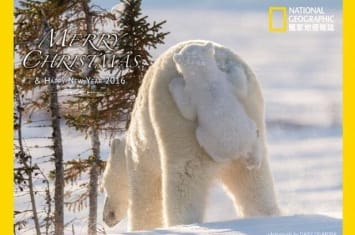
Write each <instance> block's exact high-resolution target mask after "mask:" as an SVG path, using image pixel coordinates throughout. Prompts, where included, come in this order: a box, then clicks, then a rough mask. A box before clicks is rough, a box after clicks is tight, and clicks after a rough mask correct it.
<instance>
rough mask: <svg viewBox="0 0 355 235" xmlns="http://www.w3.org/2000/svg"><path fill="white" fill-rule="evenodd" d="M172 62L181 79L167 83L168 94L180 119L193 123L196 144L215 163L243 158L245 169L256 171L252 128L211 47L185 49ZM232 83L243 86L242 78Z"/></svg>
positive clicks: (257, 157)
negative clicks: (174, 103)
mask: <svg viewBox="0 0 355 235" xmlns="http://www.w3.org/2000/svg"><path fill="white" fill-rule="evenodd" d="M173 59H174V62H175V63H176V65H177V69H178V71H179V72H180V73H181V75H182V76H181V77H177V78H174V79H173V80H172V81H171V83H170V84H169V90H170V92H171V93H172V96H173V98H174V100H175V102H176V105H177V107H178V108H179V110H180V112H181V113H182V115H183V116H184V117H185V118H186V119H189V120H191V121H194V120H196V119H197V124H198V126H197V129H196V137H197V140H198V142H199V144H200V145H201V146H202V147H203V148H204V149H205V151H206V152H207V153H208V154H209V155H210V156H211V157H212V158H213V159H214V160H215V161H217V162H222V161H228V160H231V159H237V158H238V157H243V158H244V159H245V160H246V163H247V167H249V168H254V167H259V166H260V163H261V160H262V158H261V152H260V146H261V145H262V143H260V141H259V137H258V130H257V128H256V124H255V122H254V121H253V120H252V119H250V118H249V117H248V115H247V114H246V112H245V110H244V107H243V105H242V104H241V103H240V101H239V100H238V97H237V96H236V95H235V89H231V88H233V85H232V84H231V83H230V82H229V80H228V78H227V74H226V73H225V72H222V71H221V70H220V69H219V68H218V66H217V63H216V60H215V57H214V47H213V44H212V43H207V44H206V45H188V46H185V47H184V48H183V49H182V50H181V51H180V52H179V53H177V54H175V55H174V57H173ZM241 74H243V71H241ZM236 79H239V80H244V81H241V82H240V83H244V84H245V83H246V82H247V81H246V79H247V78H246V76H245V75H244V76H238V77H236ZM244 89H245V88H244ZM247 92H248V91H247V89H245V90H243V91H240V93H241V94H240V95H244V96H245V95H246V94H247Z"/></svg>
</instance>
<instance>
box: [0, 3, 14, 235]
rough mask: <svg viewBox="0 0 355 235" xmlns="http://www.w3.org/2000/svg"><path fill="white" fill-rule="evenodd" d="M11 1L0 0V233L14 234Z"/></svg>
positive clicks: (12, 7) (12, 6)
mask: <svg viewBox="0 0 355 235" xmlns="http://www.w3.org/2000/svg"><path fill="white" fill-rule="evenodd" d="M13 4H14V3H13V1H2V2H1V7H0V8H1V9H0V17H1V18H0V22H1V42H0V48H1V49H0V51H1V55H0V56H1V61H0V71H1V85H0V89H1V91H0V100H1V102H0V103H1V108H0V110H1V115H0V130H1V135H2V136H1V157H0V178H1V179H2V181H1V187H2V190H1V193H0V195H1V196H0V197H1V199H0V208H1V213H0V216H1V219H0V221H1V223H0V228H1V230H0V233H1V234H13V156H14V155H13V113H12V112H13V99H12V96H13V17H14V16H13V9H14V5H13Z"/></svg>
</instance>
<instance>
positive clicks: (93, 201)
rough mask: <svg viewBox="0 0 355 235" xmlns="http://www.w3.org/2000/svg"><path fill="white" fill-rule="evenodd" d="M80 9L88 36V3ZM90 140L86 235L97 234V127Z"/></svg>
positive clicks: (93, 111) (93, 109)
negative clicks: (90, 157) (90, 160)
mask: <svg viewBox="0 0 355 235" xmlns="http://www.w3.org/2000/svg"><path fill="white" fill-rule="evenodd" d="M81 4H82V9H83V12H84V14H85V23H86V33H87V34H88V35H89V34H91V33H92V32H93V25H92V23H93V18H92V15H91V12H90V8H89V5H88V1H86V0H83V1H82V2H81ZM87 52H88V54H94V53H95V52H94V51H93V48H92V47H91V46H90V45H89V44H87ZM93 73H94V69H93V68H91V69H90V71H89V73H88V75H87V76H88V77H91V76H92V75H93ZM97 113H98V110H97V106H96V105H95V104H93V103H91V104H90V114H89V115H90V116H91V117H93V116H95V115H96V114H97ZM90 139H91V147H92V164H91V168H90V173H89V174H90V180H89V222H88V235H96V234H97V195H98V178H99V166H98V161H99V160H100V137H99V129H98V126H96V125H93V126H92V127H91V129H90Z"/></svg>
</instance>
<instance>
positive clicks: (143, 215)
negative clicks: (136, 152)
mask: <svg viewBox="0 0 355 235" xmlns="http://www.w3.org/2000/svg"><path fill="white" fill-rule="evenodd" d="M144 157H147V156H144ZM128 168H129V169H130V173H129V174H130V186H131V188H130V192H129V193H130V205H129V210H128V223H129V224H128V229H129V231H133V230H148V229H153V228H158V227H161V226H162V225H163V217H162V211H163V209H162V194H161V184H162V182H161V174H157V172H156V171H152V170H151V169H150V168H147V167H146V165H145V164H139V163H138V164H137V163H135V162H133V161H132V160H131V161H129V166H128Z"/></svg>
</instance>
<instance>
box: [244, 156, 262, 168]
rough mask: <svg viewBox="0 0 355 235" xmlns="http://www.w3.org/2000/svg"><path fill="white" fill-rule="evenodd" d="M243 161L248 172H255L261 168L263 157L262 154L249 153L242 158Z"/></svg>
mask: <svg viewBox="0 0 355 235" xmlns="http://www.w3.org/2000/svg"><path fill="white" fill-rule="evenodd" d="M242 160H243V162H244V164H245V166H246V167H247V168H248V170H254V169H259V168H260V166H261V162H262V157H261V155H260V154H252V153H247V154H246V155H244V156H243V157H242Z"/></svg>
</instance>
